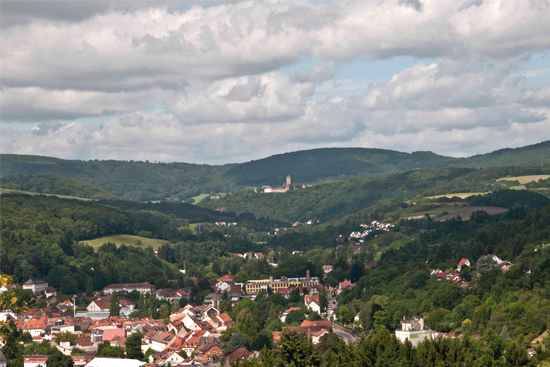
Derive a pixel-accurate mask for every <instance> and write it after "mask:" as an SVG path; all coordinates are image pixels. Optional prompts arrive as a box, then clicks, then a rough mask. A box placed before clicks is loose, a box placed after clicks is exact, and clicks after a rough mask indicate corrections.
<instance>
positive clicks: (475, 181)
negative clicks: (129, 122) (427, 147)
mask: <svg viewBox="0 0 550 367" xmlns="http://www.w3.org/2000/svg"><path fill="white" fill-rule="evenodd" d="M542 173H545V174H550V165H546V166H527V167H522V166H516V167H498V168H487V169H471V168H440V169H418V170H412V171H407V172H403V173H395V174H391V175H386V176H375V177H369V178H358V179H355V180H350V181H341V182H333V183H327V184H324V185H314V186H313V187H307V188H305V189H297V190H289V191H287V192H286V193H284V194H282V193H271V194H270V193H260V192H258V193H256V192H255V191H254V190H252V189H250V190H245V191H242V192H239V193H235V194H231V195H228V196H226V197H221V198H220V199H217V200H211V199H210V198H206V199H205V200H203V201H201V202H200V203H199V205H200V206H204V207H207V208H210V209H216V208H222V207H223V208H225V210H228V211H234V212H237V213H241V212H250V213H253V214H254V215H255V216H256V217H267V218H272V219H278V220H283V221H290V222H294V221H299V222H305V221H307V220H313V221H316V220H320V221H321V222H323V221H326V220H329V219H334V218H341V217H343V216H345V215H348V214H352V213H355V212H357V211H359V210H362V209H364V208H367V207H369V206H371V205H374V204H376V203H377V202H378V201H380V200H384V199H397V200H403V201H409V200H410V201H416V200H419V199H421V198H422V197H430V196H435V195H443V194H449V193H468V192H480V193H485V192H489V191H494V190H499V189H504V188H507V187H511V186H514V185H516V183H514V182H510V181H497V179H498V178H500V177H505V176H520V175H530V174H537V175H538V174H542ZM541 192H542V191H541ZM534 195H535V196H541V195H539V194H534ZM485 205H486V204H485Z"/></svg>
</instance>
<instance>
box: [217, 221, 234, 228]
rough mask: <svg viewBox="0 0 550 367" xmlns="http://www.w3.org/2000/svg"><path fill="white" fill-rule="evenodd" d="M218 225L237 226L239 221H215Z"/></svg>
mask: <svg viewBox="0 0 550 367" xmlns="http://www.w3.org/2000/svg"><path fill="white" fill-rule="evenodd" d="M215 224H216V225H217V226H218V227H225V226H227V227H231V226H236V225H237V224H238V223H237V222H216V223H215Z"/></svg>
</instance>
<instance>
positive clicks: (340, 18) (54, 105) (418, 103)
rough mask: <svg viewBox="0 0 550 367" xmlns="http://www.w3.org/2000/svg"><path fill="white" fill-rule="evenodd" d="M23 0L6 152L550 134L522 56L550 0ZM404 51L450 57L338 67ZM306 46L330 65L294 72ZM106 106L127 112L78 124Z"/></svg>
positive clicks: (543, 40) (7, 105) (448, 146)
mask: <svg viewBox="0 0 550 367" xmlns="http://www.w3.org/2000/svg"><path fill="white" fill-rule="evenodd" d="M5 3H6V4H4V2H3V3H2V15H1V16H2V23H3V24H2V29H1V30H0V42H2V46H3V50H4V52H3V53H2V56H1V58H2V60H1V61H2V64H1V65H2V66H1V68H2V70H1V71H2V88H1V89H0V97H1V98H2V110H1V114H0V119H1V120H2V121H4V124H3V130H2V134H1V136H0V142H1V144H2V145H1V147H2V148H1V149H2V152H6V153H8V152H9V153H25V154H45V155H55V156H60V157H64V158H81V159H85V158H105V159H107V158H120V159H149V160H151V159H157V160H165V161H166V160H183V161H195V162H211V163H220V162H228V161H238V160H249V159H253V158H258V157H262V156H267V155H270V154H274V153H282V152H285V151H289V150H297V149H307V148H315V147H322V146H350V145H351V146H364V147H385V148H392V149H398V150H407V151H411V150H427V149H431V150H436V151H437V152H439V153H446V154H454V155H457V154H459V155H460V154H473V153H477V152H478V150H481V151H482V152H486V151H489V150H491V149H497V148H502V147H505V146H508V145H510V146H518V145H523V144H528V143H534V142H537V141H540V140H541V139H550V135H549V134H550V125H549V122H548V114H549V112H550V111H549V109H550V86H548V85H542V84H539V85H532V84H528V83H527V81H526V79H525V77H524V76H530V77H536V76H537V75H538V74H536V72H534V71H525V70H522V69H521V66H522V65H524V64H525V62H526V60H528V57H529V55H530V54H532V53H534V52H540V51H545V50H548V48H549V47H550V11H548V9H549V8H550V3H549V2H548V1H547V0H543V1H536V2H535V1H531V2H527V1H526V2H510V1H505V0H484V1H464V0H456V1H451V0H450V1H439V0H421V1H419V0H386V1H378V0H371V1H353V0H349V1H331V2H329V3H321V4H315V3H312V2H310V1H307V0H298V1H290V0H275V1H268V0H265V1H261V0H260V1H235V2H232V1H228V2H217V3H214V4H209V6H204V7H203V6H200V4H197V3H196V2H194V3H178V4H176V3H173V2H170V1H167V2H148V1H143V2H131V1H121V2H110V1H98V2H89V1H73V2H59V1H54V2H48V1H37V2H32V3H31V2H26V1H15V2H14V1H6V2H5ZM31 5H34V7H32V6H31ZM61 8H63V9H61ZM56 9H57V10H56ZM394 56H407V57H413V58H415V57H417V58H425V57H429V58H432V60H435V61H433V62H418V63H417V64H416V65H413V66H411V67H407V68H404V69H403V70H400V71H398V72H396V73H395V74H394V75H393V76H392V77H390V78H386V80H381V81H380V80H366V79H364V78H363V77H361V76H358V77H357V78H355V79H354V78H353V77H347V79H345V80H342V79H338V78H336V77H335V75H337V73H338V71H339V70H341V68H345V65H346V64H345V63H346V61H349V60H353V59H355V58H364V59H370V60H372V59H386V58H391V57H394ZM303 60H315V62H312V63H311V65H309V66H305V67H302V68H298V70H296V69H294V71H293V72H290V73H285V72H283V71H281V70H282V68H283V67H292V66H293V65H295V64H297V63H298V62H300V61H303ZM546 69H547V68H545V67H542V68H540V69H539V70H542V71H539V73H541V72H543V71H544V70H546ZM522 75H523V76H522ZM346 91H347V92H349V93H346ZM151 106H161V108H160V109H161V110H162V113H160V112H158V111H157V112H150V111H151ZM148 111H149V112H148ZM93 116H111V118H109V119H108V121H107V122H105V123H103V124H101V125H99V126H88V125H86V124H83V123H80V122H75V121H77V119H80V118H82V117H93ZM9 122H27V123H29V130H27V131H21V130H13V129H10V124H9ZM31 126H34V127H33V128H32V129H31ZM483 144H485V145H483Z"/></svg>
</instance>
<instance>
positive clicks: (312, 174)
mask: <svg viewBox="0 0 550 367" xmlns="http://www.w3.org/2000/svg"><path fill="white" fill-rule="evenodd" d="M1 160H2V168H1V175H2V177H8V176H14V175H21V174H24V175H37V174H52V175H58V176H65V177H70V178H74V179H77V180H79V181H83V182H85V183H88V184H91V185H93V186H96V187H99V188H101V189H102V190H105V191H107V192H110V193H112V194H114V195H116V196H118V197H121V198H126V199H133V200H140V201H148V200H184V199H187V198H190V197H193V196H196V195H199V194H201V193H212V192H235V191H238V190H240V189H243V188H245V187H247V186H261V185H277V184H282V183H283V181H284V178H285V177H286V175H290V176H291V177H292V180H293V182H295V183H308V184H314V183H321V182H329V181H339V180H350V179H354V178H358V177H368V176H373V175H384V174H389V173H398V172H404V171H408V170H411V169H417V168H442V167H472V168H473V167H475V168H483V167H500V166H513V165H540V164H545V163H549V162H550V141H546V142H542V143H539V144H535V145H531V146H526V147H522V148H518V149H503V150H499V151H495V152H492V153H488V154H483V155H477V156H473V157H469V158H452V157H445V156H441V155H437V154H435V153H432V152H414V153H403V152H397V151H392V150H383V149H368V148H323V149H314V150H306V151H298V152H291V153H285V154H279V155H274V156H271V157H268V158H264V159H259V160H254V161H250V162H246V163H241V164H226V165H222V166H212V165H206V164H191V163H150V162H133V161H129V162H127V161H111V160H110V161H78V160H63V159H58V158H51V157H41V156H26V155H12V154H5V155H2V156H1Z"/></svg>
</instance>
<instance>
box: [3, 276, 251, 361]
mask: <svg viewBox="0 0 550 367" xmlns="http://www.w3.org/2000/svg"><path fill="white" fill-rule="evenodd" d="M232 280H233V277H232V276H231V275H224V276H223V277H221V278H220V279H218V283H217V284H216V287H217V289H216V290H217V292H216V293H212V294H210V295H208V296H206V297H205V300H204V303H203V304H202V305H194V304H189V305H187V306H185V307H183V308H180V309H179V310H178V311H176V312H174V313H173V314H171V315H170V317H169V321H168V322H167V321H166V320H156V319H152V318H125V317H121V316H112V317H110V316H109V309H110V306H111V300H112V293H113V292H114V291H117V292H120V294H121V295H122V296H121V297H120V298H121V299H120V300H119V306H120V309H121V315H122V314H126V316H127V315H128V314H129V313H131V312H132V311H134V308H135V304H134V303H133V302H131V301H129V300H127V299H124V294H125V293H126V292H133V291H137V292H140V293H150V294H151V295H154V296H155V298H156V299H158V300H168V301H175V300H179V299H180V298H181V296H183V295H187V294H188V293H189V290H188V289H180V290H175V291H174V290H166V289H163V290H157V291H155V287H154V285H151V284H149V283H126V284H112V285H110V286H107V287H105V288H104V289H103V291H102V292H94V293H95V296H94V297H89V301H90V303H89V304H88V306H87V308H86V312H79V313H75V312H74V309H75V307H76V306H75V305H74V304H73V302H71V300H70V299H75V298H79V299H80V298H82V297H85V295H84V294H77V295H74V296H63V298H68V299H65V300H62V301H61V300H57V301H55V303H56V305H53V304H51V305H49V306H48V307H43V308H39V309H30V310H27V311H26V312H24V313H22V314H15V313H13V312H2V313H0V319H1V320H2V321H7V322H9V321H13V322H14V324H15V325H16V327H17V328H18V329H19V330H21V331H22V332H27V333H29V334H30V336H31V337H32V340H33V341H35V342H42V341H47V342H49V343H50V344H51V345H52V346H54V347H56V348H57V349H58V350H60V351H61V352H62V353H64V354H66V355H71V354H72V352H73V350H74V349H75V348H78V349H81V350H83V351H84V355H81V356H75V357H73V361H74V364H75V365H76V366H90V367H95V365H97V366H100V367H104V366H106V364H107V362H109V361H107V359H103V358H102V359H101V360H102V361H103V363H99V364H98V361H97V358H94V355H95V353H96V352H97V349H98V346H99V344H100V343H102V342H104V341H109V342H110V345H111V346H120V347H122V348H125V343H126V340H127V338H128V337H130V336H131V335H133V334H135V333H140V334H141V335H143V337H142V340H141V349H142V351H143V352H144V353H146V352H147V351H148V350H152V351H153V353H152V354H151V356H150V358H149V363H150V364H152V365H155V366H167V365H171V366H178V365H180V366H191V365H194V366H200V365H202V364H207V365H208V364H216V363H219V361H220V357H221V356H222V349H221V347H220V346H219V340H220V336H221V333H222V332H223V331H225V330H227V329H228V328H230V327H232V326H233V320H232V319H231V317H229V315H227V314H226V313H222V312H221V311H220V309H219V303H220V301H221V299H222V297H223V293H221V292H223V291H224V290H225V291H228V296H229V298H228V299H229V300H230V301H231V302H232V303H236V302H238V301H239V300H240V299H241V297H242V293H241V288H240V285H237V284H235V283H233V282H232ZM13 286H14V285H9V286H6V287H3V288H2V291H5V290H8V289H11V288H13ZM24 287H25V289H28V290H30V291H32V292H34V293H35V294H36V295H37V296H38V295H45V294H46V292H47V291H48V290H49V291H52V290H51V289H50V288H51V287H50V286H48V284H47V282H45V281H44V280H43V279H38V278H33V279H29V281H27V282H26V283H25V284H24ZM54 293H56V292H54ZM51 297H53V298H54V299H55V297H56V295H54V296H51ZM51 297H50V298H51ZM42 300H44V298H42V299H41V301H42ZM125 311H127V312H125ZM88 315H91V316H93V317H90V316H88ZM103 316H104V317H103ZM60 333H70V334H74V335H75V339H76V343H75V342H74V341H73V343H71V342H68V341H61V340H63V339H59V338H57V336H58V335H59V334H60ZM64 335H65V334H64ZM56 340H57V342H56ZM71 344H73V345H71ZM183 352H185V353H183ZM253 355H254V354H253V353H251V352H249V351H247V350H246V349H243V348H241V349H239V350H238V351H236V352H234V353H232V354H230V355H228V356H226V358H225V361H226V363H227V365H229V363H231V362H234V361H236V360H242V359H243V358H250V357H251V356H253ZM191 356H192V358H190V357H191ZM47 358H48V356H41V355H39V356H37V355H32V356H24V364H25V367H37V366H38V365H41V366H44V365H45V361H46V360H47ZM94 361H95V362H94ZM117 361H118V362H117ZM126 361H132V360H127V359H124V360H122V359H113V361H112V363H113V364H116V365H117V367H123V366H125V365H128V366H129V367H134V365H132V364H131V363H129V364H128V363H126ZM137 362H139V364H137V365H136V366H135V367H138V366H143V365H144V363H143V362H140V361H137ZM93 363H95V364H93Z"/></svg>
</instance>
